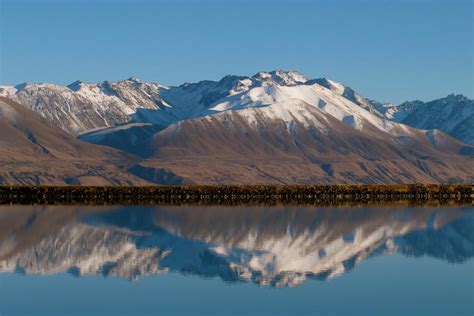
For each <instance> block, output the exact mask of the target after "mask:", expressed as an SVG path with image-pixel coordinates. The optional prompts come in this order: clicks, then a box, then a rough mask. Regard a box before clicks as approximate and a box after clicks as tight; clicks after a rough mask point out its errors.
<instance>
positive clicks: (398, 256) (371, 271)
mask: <svg viewBox="0 0 474 316" xmlns="http://www.w3.org/2000/svg"><path fill="white" fill-rule="evenodd" d="M473 257H474V207H434V208H430V207H416V208H410V207H398V208H397V207H388V206H387V207H351V208H343V207H334V208H327V207H326V208H323V207H311V208H309V207H219V206H207V207H204V206H189V207H177V206H166V207H128V206H127V207H125V206H124V207H117V206H114V207H105V206H100V207H93V206H1V207H0V315H1V316H9V315H158V314H159V315H473V314H474V259H473Z"/></svg>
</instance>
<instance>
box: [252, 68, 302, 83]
mask: <svg viewBox="0 0 474 316" xmlns="http://www.w3.org/2000/svg"><path fill="white" fill-rule="evenodd" d="M251 79H254V80H257V81H260V82H265V83H269V82H270V83H276V84H279V85H285V86H289V85H295V84H302V83H305V82H306V81H308V80H309V78H308V77H306V76H305V75H303V74H302V73H300V72H298V71H293V70H291V71H284V70H274V71H270V72H259V73H257V74H255V75H254V76H253V77H252V78H251Z"/></svg>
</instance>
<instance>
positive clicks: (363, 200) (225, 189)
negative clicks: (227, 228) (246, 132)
mask: <svg viewBox="0 0 474 316" xmlns="http://www.w3.org/2000/svg"><path fill="white" fill-rule="evenodd" d="M473 201H474V185H472V184H462V185H454V184H442V185H421V184H413V185H286V186H282V185H248V186H246V185H239V186H237V185H235V186H234V185H228V186H227V185H226V186H140V187H133V186H96V187H95V186H0V205H9V204H19V205H21V204H24V205H28V204H39V205H262V206H264V205H313V206H337V205H340V206H344V205H347V206H356V205H400V204H401V205H472V204H473Z"/></svg>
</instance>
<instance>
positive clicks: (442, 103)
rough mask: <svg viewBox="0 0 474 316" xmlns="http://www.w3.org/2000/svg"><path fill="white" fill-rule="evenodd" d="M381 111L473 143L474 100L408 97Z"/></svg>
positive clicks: (451, 97) (405, 122) (452, 97)
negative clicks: (425, 100) (396, 104)
mask: <svg viewBox="0 0 474 316" xmlns="http://www.w3.org/2000/svg"><path fill="white" fill-rule="evenodd" d="M384 115H385V116H386V117H387V118H388V119H390V120H393V121H395V122H400V123H403V124H407V125H410V126H413V127H416V128H421V129H439V130H441V131H443V132H445V133H447V134H449V135H451V136H452V137H454V138H457V139H459V140H460V141H462V142H464V143H466V144H471V145H474V100H470V99H468V98H466V97H465V96H462V95H449V96H447V97H445V98H441V99H437V100H433V101H430V102H422V101H411V102H405V103H403V104H401V105H399V106H388V107H385V113H384Z"/></svg>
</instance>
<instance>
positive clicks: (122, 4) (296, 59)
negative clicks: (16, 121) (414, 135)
mask: <svg viewBox="0 0 474 316" xmlns="http://www.w3.org/2000/svg"><path fill="white" fill-rule="evenodd" d="M0 3H1V5H2V8H1V16H0V23H1V24H0V34H1V50H0V54H1V64H0V84H18V83H22V82H54V83H60V84H69V83H71V82H73V81H75V80H83V81H91V82H95V81H101V80H119V79H124V78H128V77H130V76H133V75H135V76H138V77H140V78H142V79H143V80H147V81H156V82H161V83H166V84H180V83H183V82H185V81H189V82H193V81H198V80H203V79H212V80H218V79H219V78H220V77H222V76H224V75H226V74H237V75H253V74H254V73H256V72H258V71H262V70H273V69H287V70H289V69H294V70H299V71H301V72H303V73H305V74H307V75H309V76H310V77H320V76H327V77H329V78H332V79H334V80H336V81H341V82H344V83H346V84H348V85H350V86H351V87H353V88H354V89H356V90H357V91H359V92H361V93H362V94H364V95H365V96H367V97H370V98H375V99H379V100H384V101H392V102H401V101H404V100H407V99H422V100H429V99H434V98H437V97H442V96H445V95H447V94H449V93H462V94H465V95H467V96H469V97H471V98H472V97H473V90H474V66H473V58H474V57H473V54H474V43H473V41H474V39H473V38H474V34H473V33H474V30H473V28H474V26H473V24H474V21H473V3H474V1H472V0H466V1H458V0H445V1H438V0H432V1H430V0H411V1H409V0H405V1H402V0H398V1H397V0H395V1H394V0H392V1H384V0H380V1H376V0H372V1H363V0H353V1H349V0H347V1H342V0H332V1H330V0H327V1H309V0H308V1H303V0H287V1H278V0H277V1H265V0H261V1H259V0H248V1H243V0H242V1H239V0H236V1H231V0H220V1H218V0H214V1H212V0H207V1H197V0H194V1H193V0H189V1H184V0H178V1H171V0H168V1H151V0H150V1H146V0H121V1H120V0H117V1H112V0H95V1H92V0H90V1H87V0H0Z"/></svg>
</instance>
